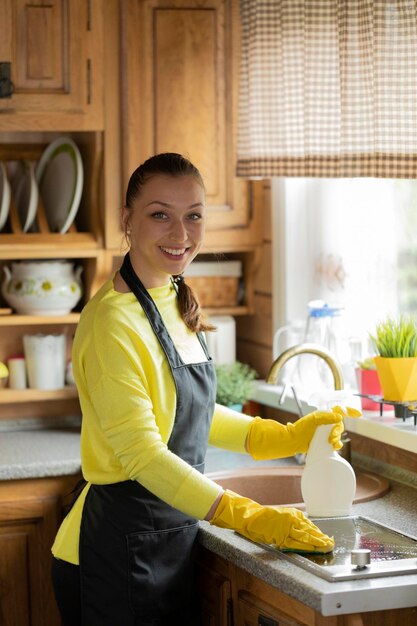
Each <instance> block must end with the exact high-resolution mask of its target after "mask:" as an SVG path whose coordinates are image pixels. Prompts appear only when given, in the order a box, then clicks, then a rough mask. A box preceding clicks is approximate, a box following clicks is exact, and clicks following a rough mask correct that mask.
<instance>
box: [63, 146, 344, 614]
mask: <svg viewBox="0 0 417 626" xmlns="http://www.w3.org/2000/svg"><path fill="white" fill-rule="evenodd" d="M122 219H123V223H124V227H125V231H126V236H127V238H128V240H129V241H130V249H129V252H128V253H127V254H126V256H125V258H124V261H123V264H122V266H121V268H120V270H119V271H117V272H116V273H115V275H114V276H113V277H111V278H110V279H109V280H108V281H107V282H106V283H105V284H104V285H103V286H102V287H101V289H100V290H99V291H98V292H97V293H96V294H95V295H94V297H93V298H92V299H91V300H90V301H89V302H88V304H87V305H86V307H85V308H84V309H83V311H82V313H81V316H80V322H79V324H78V327H77V331H76V334H75V339H74V345H73V372H74V378H75V382H76V385H77V390H78V394H79V399H80V405H81V410H82V415H83V419H82V423H83V425H82V432H81V463H82V471H83V476H84V477H85V479H86V481H88V482H87V483H85V484H83V485H81V486H80V491H79V494H78V496H77V498H76V500H75V502H74V505H73V507H72V508H71V510H70V511H69V513H68V515H67V517H66V518H65V519H64V521H63V523H62V525H61V527H60V529H59V531H58V534H57V537H56V539H55V542H54V545H53V547H52V551H53V554H54V557H55V559H54V561H53V579H54V588H55V592H56V598H57V601H58V604H59V606H60V609H61V613H62V615H63V621H64V624H65V626H69V625H70V626H77V625H78V624H81V623H82V624H88V626H107V625H108V626H114V625H115V624H123V626H133V625H135V626H139V624H140V626H151V624H152V625H154V624H160V626H165V625H168V624H169V625H170V626H198V624H199V617H198V613H199V609H198V593H197V590H196V589H195V587H194V585H195V582H194V581H195V576H194V555H195V544H196V541H197V536H198V520H202V519H205V520H208V521H210V523H211V524H214V525H216V526H220V527H222V528H229V529H233V530H237V531H238V532H240V533H242V534H243V535H244V536H246V537H249V538H250V539H255V538H262V537H263V538H264V540H266V541H267V542H268V543H272V544H274V545H276V546H285V545H287V546H290V547H292V548H295V549H296V548H299V549H309V550H314V551H320V552H328V551H330V550H331V549H332V547H333V545H334V543H333V540H332V539H331V538H330V537H328V536H327V535H325V534H323V533H322V532H321V531H320V530H319V529H318V528H317V527H316V526H315V525H314V524H313V523H312V522H311V521H310V520H308V519H307V518H306V517H305V516H304V515H303V514H302V513H301V512H300V511H296V510H295V509H292V508H287V509H286V508H282V509H280V510H270V509H267V508H266V507H263V506H261V505H259V504H257V503H256V502H253V501H251V500H250V499H248V498H243V497H241V496H239V495H238V494H232V493H228V492H227V491H226V492H225V491H223V489H222V488H221V486H220V485H218V484H217V483H215V482H213V481H212V480H210V479H209V478H208V477H207V476H205V475H204V460H205V454H206V450H207V446H208V444H209V443H210V444H212V445H214V446H217V447H221V448H224V449H226V450H232V451H234V452H240V453H242V454H250V455H251V456H252V458H253V459H257V458H259V459H271V458H278V457H282V456H288V455H289V454H290V453H291V454H292V452H293V451H297V450H299V451H302V450H304V449H305V448H306V447H308V445H309V443H310V441H311V439H312V437H313V435H314V432H315V430H316V429H317V427H318V425H320V424H323V423H326V424H330V425H331V426H332V428H331V430H332V437H331V442H332V445H334V446H335V447H340V442H339V439H340V428H339V426H340V423H341V420H342V416H341V415H340V414H336V413H335V412H333V411H329V412H324V413H323V412H313V413H311V414H310V415H307V416H305V417H304V418H303V419H300V420H299V421H298V422H297V428H296V429H294V427H293V426H292V425H287V426H283V425H282V424H280V425H278V424H277V423H276V422H273V421H272V420H262V419H261V418H257V419H256V418H253V417H250V416H248V415H244V414H242V413H240V412H237V411H233V410H230V409H228V408H226V407H224V406H222V405H220V404H218V403H216V402H215V399H216V398H215V396H216V377H215V371H214V365H213V360H212V358H211V357H210V354H209V352H208V348H207V343H206V341H205V336H204V334H203V333H202V332H201V331H202V330H206V331H207V330H210V328H211V327H210V326H209V325H208V324H207V322H205V321H204V318H203V317H202V315H201V311H200V308H199V305H198V302H197V300H196V299H195V298H194V295H193V293H192V291H191V289H190V288H189V287H188V286H187V285H186V281H184V279H183V278H182V274H183V272H184V270H185V269H186V268H187V266H188V264H189V263H190V262H191V261H192V259H193V258H194V257H195V256H196V254H197V253H198V251H199V250H200V248H201V246H202V243H203V236H204V225H205V193H204V186H203V183H202V180H201V177H200V174H199V173H198V171H197V170H196V169H195V167H194V166H193V165H192V164H191V163H190V162H189V161H188V160H187V159H185V158H184V157H182V156H181V155H179V154H172V153H168V154H160V155H155V156H153V157H150V158H149V159H148V160H147V161H145V162H144V163H143V164H142V165H140V166H139V168H137V170H135V172H134V173H133V174H132V176H131V178H130V182H129V186H128V191H127V197H126V204H125V206H124V208H123V209H122ZM265 429H266V430H265ZM295 430H296V432H295ZM266 442H267V443H268V445H266ZM274 444H275V445H274ZM81 615H82V616H83V619H81Z"/></svg>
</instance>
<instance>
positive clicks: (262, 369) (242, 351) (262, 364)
mask: <svg viewBox="0 0 417 626" xmlns="http://www.w3.org/2000/svg"><path fill="white" fill-rule="evenodd" d="M270 354H271V350H270V349H269V348H266V347H264V346H261V345H258V344H255V343H253V342H251V341H244V340H239V342H238V345H237V350H236V358H237V359H238V361H242V362H243V363H249V364H250V365H251V366H252V367H253V368H254V369H255V370H256V371H257V373H258V376H259V378H266V375H267V374H268V372H269V368H270V366H271V362H272V358H271V356H270Z"/></svg>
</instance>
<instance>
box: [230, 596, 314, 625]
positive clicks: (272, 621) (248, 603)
mask: <svg viewBox="0 0 417 626" xmlns="http://www.w3.org/2000/svg"><path fill="white" fill-rule="evenodd" d="M235 626H302V623H301V622H298V621H296V620H294V619H293V618H291V617H288V616H287V615H285V614H284V613H282V612H281V611H280V610H278V609H277V608H275V607H273V606H271V605H269V604H268V603H266V602H264V601H262V600H261V599H260V598H257V597H255V596H253V595H252V594H250V593H248V592H246V591H240V592H239V593H238V602H237V616H236V619H235Z"/></svg>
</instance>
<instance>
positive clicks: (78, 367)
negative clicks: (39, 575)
mask: <svg viewBox="0 0 417 626" xmlns="http://www.w3.org/2000/svg"><path fill="white" fill-rule="evenodd" d="M149 293H150V295H151V297H152V299H153V300H154V302H155V304H156V305H157V307H158V309H159V312H160V314H161V316H162V319H163V320H164V323H165V325H166V327H167V329H168V332H169V334H170V336H171V338H172V340H173V342H174V344H175V346H176V348H177V350H178V352H179V354H180V356H181V358H182V359H183V361H184V362H186V363H196V362H201V361H202V360H205V355H204V351H203V349H202V347H201V344H200V342H199V341H198V337H197V336H196V335H195V333H192V332H191V331H190V330H189V329H188V328H187V327H186V325H185V324H184V322H183V321H182V319H181V317H180V314H179V312H178V307H177V303H176V292H175V290H174V288H173V287H172V285H171V284H168V285H165V286H163V287H157V288H154V289H150V290H149ZM73 369H74V376H75V380H76V384H77V389H78V393H79V397H80V403H81V410H82V415H83V419H82V428H81V464H82V471H83V475H84V478H85V479H86V480H87V481H88V484H87V485H86V487H85V488H84V490H83V492H82V494H81V495H80V497H79V498H78V500H77V502H76V503H75V505H74V507H73V508H72V509H71V511H70V513H69V514H68V515H67V517H66V518H65V519H64V521H63V523H62V525H61V527H60V529H59V531H58V534H57V537H56V539H55V542H54V545H53V547H52V552H53V554H54V556H56V557H57V558H60V559H64V560H66V561H69V562H70V563H74V564H78V562H79V560H78V545H79V532H80V524H81V515H82V508H83V504H84V500H85V496H86V494H87V491H88V489H89V486H90V483H95V484H109V483H117V482H121V481H125V480H129V479H131V480H137V481H138V482H140V483H141V484H142V485H143V486H144V487H146V488H147V489H149V491H151V492H152V493H154V494H155V495H157V496H158V497H159V498H161V499H162V500H164V501H165V502H167V503H168V504H170V505H171V506H173V507H175V508H177V509H179V510H180V511H182V512H183V513H186V514H188V515H191V516H193V517H195V518H197V519H204V517H205V516H206V515H207V512H208V511H209V510H210V508H211V506H212V505H213V503H214V501H215V500H216V498H217V496H218V494H219V492H220V487H219V486H218V485H216V484H215V483H213V482H212V481H211V480H209V479H208V478H207V477H206V476H204V475H202V474H200V472H198V471H196V470H194V469H193V468H192V467H191V466H190V465H188V463H186V462H185V461H183V460H182V459H180V458H179V457H178V456H176V455H175V454H173V453H172V452H170V451H169V450H168V447H167V441H168V440H169V436H170V434H171V431H172V427H173V424H174V419H175V410H176V394H175V385H174V381H173V378H172V375H171V371H170V368H169V364H168V362H167V360H166V358H165V355H164V353H163V350H162V348H161V346H160V344H159V342H158V340H157V338H156V336H155V335H154V333H153V330H152V329H151V326H150V324H149V322H148V320H147V318H146V316H145V313H144V312H143V310H142V308H141V306H140V305H139V303H138V301H137V299H136V297H135V296H134V295H133V294H132V293H131V292H129V293H119V292H116V291H115V290H114V288H113V281H112V280H109V281H108V282H107V283H106V284H105V285H103V287H102V288H101V289H100V291H99V292H98V293H97V294H96V295H95V296H94V298H93V299H92V300H91V301H90V302H89V303H88V304H87V306H86V307H85V308H84V310H83V312H82V315H81V318H80V322H79V325H78V327H77V332H76V335H75V339H74V346H73ZM251 421H252V418H251V417H248V416H244V415H241V414H240V413H236V412H235V411H231V410H230V409H227V408H225V407H222V406H220V405H216V408H215V412H214V416H213V422H212V426H211V430H210V437H209V442H210V443H211V444H212V445H215V446H218V447H222V448H226V449H229V450H233V451H237V452H245V448H244V443H245V439H246V435H247V431H248V427H249V423H250V422H251Z"/></svg>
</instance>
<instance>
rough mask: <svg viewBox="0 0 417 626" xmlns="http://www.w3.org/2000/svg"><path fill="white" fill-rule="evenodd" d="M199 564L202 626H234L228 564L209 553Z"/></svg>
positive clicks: (205, 554)
mask: <svg viewBox="0 0 417 626" xmlns="http://www.w3.org/2000/svg"><path fill="white" fill-rule="evenodd" d="M202 555H203V556H202V559H201V560H200V561H199V564H198V583H199V591H200V602H201V613H202V620H201V621H202V623H201V626H233V612H232V607H233V603H232V583H231V580H230V573H229V571H228V570H229V566H228V563H226V562H222V561H219V560H218V559H216V557H215V556H214V555H213V554H212V553H210V552H207V551H204V552H203V553H202Z"/></svg>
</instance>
